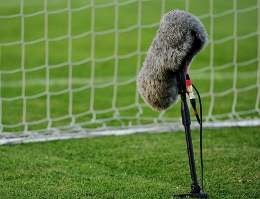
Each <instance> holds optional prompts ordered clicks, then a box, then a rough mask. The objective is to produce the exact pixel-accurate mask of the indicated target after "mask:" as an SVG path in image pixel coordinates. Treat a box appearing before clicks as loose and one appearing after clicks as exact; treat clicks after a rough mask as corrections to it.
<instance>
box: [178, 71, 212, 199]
mask: <svg viewBox="0 0 260 199" xmlns="http://www.w3.org/2000/svg"><path fill="white" fill-rule="evenodd" d="M185 76H186V74H185V70H184V67H181V68H180V69H179V72H178V75H177V81H178V89H179V95H180V98H181V115H182V124H183V126H184V129H185V135H186V143H187V150H188V157H189V166H190V175H191V181H192V182H191V192H190V193H187V194H176V195H173V197H180V198H208V197H209V196H208V194H207V193H200V190H201V188H200V185H199V183H198V181H197V175H196V167H195V160H194V153H193V146H192V138H191V131H190V125H191V120H190V112H189V108H188V105H187V101H186V94H187V88H186V82H185V80H186V78H185Z"/></svg>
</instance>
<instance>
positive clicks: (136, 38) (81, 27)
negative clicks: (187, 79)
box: [0, 0, 260, 138]
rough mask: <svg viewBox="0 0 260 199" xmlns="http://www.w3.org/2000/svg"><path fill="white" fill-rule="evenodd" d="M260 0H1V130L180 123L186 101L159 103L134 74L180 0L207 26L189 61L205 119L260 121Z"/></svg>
mask: <svg viewBox="0 0 260 199" xmlns="http://www.w3.org/2000/svg"><path fill="white" fill-rule="evenodd" d="M259 6H260V2H259V1H257V0H250V1H244V0H234V1H226V0H218V1H214V0H210V1H209V0H197V1H189V0H186V1H184V0H162V1H161V0H153V1H151V0H150V1H149V0H114V1H113V0H95V1H94V0H92V1H91V0H84V1H83V0H75V1H72V0H71V1H70V0H68V1H62V0H53V1H50V0H45V1H33V0H23V1H20V0H12V1H8V0H3V1H1V6H0V24H1V28H0V131H1V134H0V135H1V137H5V138H11V137H17V136H18V137H19V136H20V137H26V136H28V135H29V136H31V135H36V134H42V135H45V134H47V135H48V134H50V135H52V134H53V133H55V132H56V133H57V132H58V133H78V132H83V133H88V132H99V131H112V132H113V130H123V131H124V130H129V129H132V130H133V131H139V130H140V129H145V128H148V129H149V128H152V129H153V130H154V131H156V129H157V128H161V127H168V128H169V129H171V130H174V129H179V126H180V125H181V115H180V105H179V103H177V104H175V105H174V106H173V107H172V108H171V109H169V110H167V111H162V112H156V111H153V110H151V109H150V108H149V107H148V106H147V105H146V104H145V103H144V102H143V100H142V99H141V97H140V95H139V93H138V91H137V89H136V83H135V78H136V76H137V74H138V72H139V71H140V69H141V67H142V64H143V61H144V58H145V56H146V52H147V50H148V48H149V46H150V45H151V43H152V40H153V37H154V36H155V34H156V31H157V30H158V28H159V22H160V19H161V17H162V15H163V14H165V13H167V12H169V11H170V10H172V9H181V10H186V11H187V12H190V13H192V14H194V15H195V16H197V17H198V18H199V19H200V20H201V21H202V23H203V24H204V26H205V28H206V30H207V33H208V35H209V37H208V38H209V44H208V45H207V47H206V48H205V50H204V51H203V52H201V53H200V54H199V55H197V56H196V57H195V59H194V61H193V63H192V64H191V69H190V76H191V78H192V80H193V83H194V84H195V86H196V87H197V88H198V90H199V91H200V94H201V97H202V103H203V116H204V117H203V118H204V120H203V121H204V123H205V125H207V126H208V127H215V126H216V124H218V125H220V126H234V125H244V124H246V125H259V113H260V109H259V107H260V105H259V99H260V86H259V82H260V65H259V56H260V48H259V46H260V39H259V38H260V35H259V34H260V32H259V30H260V27H259V17H260V11H259V8H260V7H259ZM192 120H193V121H195V118H193V117H192ZM240 121H241V122H242V123H239V122H240ZM138 129H139V130H138ZM157 130H158V129H157ZM147 131H151V129H149V130H147Z"/></svg>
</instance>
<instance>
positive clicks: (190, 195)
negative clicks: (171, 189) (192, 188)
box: [172, 193, 209, 198]
mask: <svg viewBox="0 0 260 199" xmlns="http://www.w3.org/2000/svg"><path fill="white" fill-rule="evenodd" d="M177 197H178V198H209V195H208V194H207V193H185V194H174V195H172V198H177Z"/></svg>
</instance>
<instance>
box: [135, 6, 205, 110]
mask: <svg viewBox="0 0 260 199" xmlns="http://www.w3.org/2000/svg"><path fill="white" fill-rule="evenodd" d="M207 42H208V40H207V33H206V30H205V28H204V26H203V24H202V23H201V21H200V20H199V19H198V18H197V17H195V16H194V15H192V14H190V13H187V12H185V11H181V10H172V11H170V12H168V13H167V14H165V15H164V16H163V17H162V19H161V22H160V27H159V30H158V31H157V34H156V35H155V37H154V39H153V42H152V44H151V46H150V48H149V50H148V51H147V55H146V58H145V61H144V64H143V67H142V69H141V71H140V72H139V74H138V76H137V80H136V82H137V88H138V91H139V93H140V95H141V96H142V98H143V99H144V101H145V102H146V104H148V105H149V106H150V107H151V108H152V109H154V110H156V111H162V110H166V109H168V108H170V107H171V106H172V104H173V103H175V102H176V101H177V98H178V94H179V93H178V85H177V84H178V82H177V75H178V70H179V69H180V67H184V65H185V63H186V64H187V68H186V71H187V70H188V68H189V66H190V64H191V62H192V60H193V58H194V57H195V56H196V55H197V54H198V53H199V52H200V51H202V50H203V49H204V47H205V46H206V44H207Z"/></svg>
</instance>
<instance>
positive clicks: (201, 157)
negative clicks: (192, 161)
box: [192, 84, 204, 192]
mask: <svg viewBox="0 0 260 199" xmlns="http://www.w3.org/2000/svg"><path fill="white" fill-rule="evenodd" d="M192 87H193V88H194V90H195V91H196V94H197V96H198V100H199V117H200V120H198V123H199V125H200V165H201V190H202V192H204V183H203V178H204V165H203V153H202V102H201V97H200V94H199V91H198V89H197V88H196V87H195V86H194V84H192Z"/></svg>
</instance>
